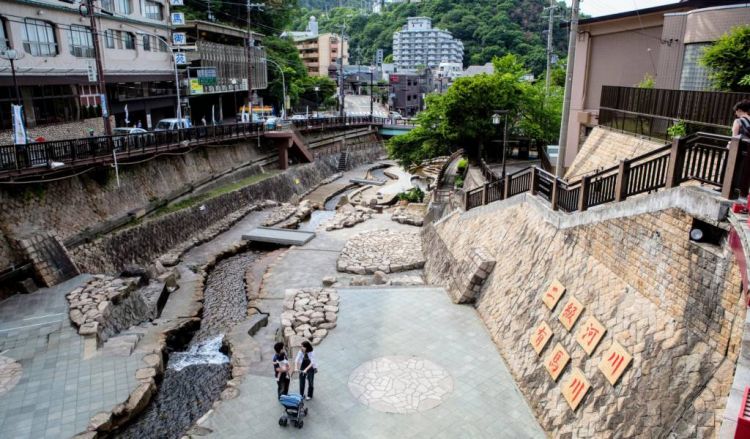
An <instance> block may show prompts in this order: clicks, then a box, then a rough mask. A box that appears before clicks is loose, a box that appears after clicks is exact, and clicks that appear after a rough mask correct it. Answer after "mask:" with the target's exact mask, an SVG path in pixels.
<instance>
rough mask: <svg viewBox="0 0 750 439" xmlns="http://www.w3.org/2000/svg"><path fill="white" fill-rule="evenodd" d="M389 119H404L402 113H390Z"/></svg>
mask: <svg viewBox="0 0 750 439" xmlns="http://www.w3.org/2000/svg"><path fill="white" fill-rule="evenodd" d="M388 117H389V118H391V119H395V120H399V119H403V118H404V117H403V116H401V113H399V112H398V111H391V112H390V113H388Z"/></svg>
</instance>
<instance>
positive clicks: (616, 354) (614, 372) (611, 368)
mask: <svg viewBox="0 0 750 439" xmlns="http://www.w3.org/2000/svg"><path fill="white" fill-rule="evenodd" d="M632 360H633V357H632V356H631V355H630V354H629V353H628V351H626V350H625V348H623V347H622V346H621V345H620V344H619V343H617V342H616V341H613V342H612V346H611V347H610V348H609V349H608V350H607V352H605V353H604V356H603V357H602V361H600V362H599V370H601V371H602V373H603V374H604V376H605V377H607V381H609V383H610V384H612V385H613V386H614V385H615V383H617V380H618V379H620V377H621V376H622V374H623V372H625V369H627V368H628V365H629V364H630V362H631V361H632Z"/></svg>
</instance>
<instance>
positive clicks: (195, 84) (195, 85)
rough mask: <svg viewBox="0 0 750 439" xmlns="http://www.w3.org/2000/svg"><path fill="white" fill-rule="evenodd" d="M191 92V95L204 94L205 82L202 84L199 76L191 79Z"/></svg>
mask: <svg viewBox="0 0 750 439" xmlns="http://www.w3.org/2000/svg"><path fill="white" fill-rule="evenodd" d="M190 94H191V95H200V94H203V84H201V83H200V81H198V79H197V78H192V79H190Z"/></svg>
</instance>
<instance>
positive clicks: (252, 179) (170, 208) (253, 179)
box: [153, 170, 281, 217]
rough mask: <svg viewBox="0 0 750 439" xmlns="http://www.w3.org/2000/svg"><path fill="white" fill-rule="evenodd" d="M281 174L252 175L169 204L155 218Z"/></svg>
mask: <svg viewBox="0 0 750 439" xmlns="http://www.w3.org/2000/svg"><path fill="white" fill-rule="evenodd" d="M280 172H281V171H279V170H273V171H268V172H264V173H262V174H255V175H251V176H249V177H246V178H243V179H242V180H240V181H238V182H236V183H232V184H228V185H226V186H221V187H218V188H216V189H213V190H210V191H208V192H206V193H203V194H200V195H196V196H194V197H190V198H185V199H184V200H182V201H178V202H176V203H172V204H168V205H166V206H164V207H162V208H159V209H158V210H156V211H155V212H154V213H153V217H159V216H162V215H166V214H168V213H172V212H177V211H178V210H182V209H187V208H189V207H193V206H195V205H197V204H200V203H203V202H204V201H206V200H210V199H211V198H214V197H218V196H220V195H224V194H228V193H229V192H233V191H236V190H238V189H242V188H244V187H246V186H250V185H251V184H255V183H258V182H261V181H263V180H265V179H267V178H271V177H273V176H274V175H277V174H279V173H280Z"/></svg>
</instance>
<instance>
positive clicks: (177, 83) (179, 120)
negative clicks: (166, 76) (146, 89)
mask: <svg viewBox="0 0 750 439" xmlns="http://www.w3.org/2000/svg"><path fill="white" fill-rule="evenodd" d="M138 34H139V35H148V36H152V37H154V38H156V39H157V40H159V41H160V42H161V43H162V44H164V46H165V47H168V48H169V51H170V53H172V64H173V65H174V87H175V90H176V92H177V111H176V112H175V114H176V115H177V127H178V129H179V128H184V127H183V125H182V103H181V102H180V78H179V77H178V75H177V58H176V57H175V56H174V55H175V54H174V52H172V50H173V48H172V46H170V45H169V43H168V42H167V40H165V39H164V37H162V36H160V35H156V34H150V33H147V32H138Z"/></svg>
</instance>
